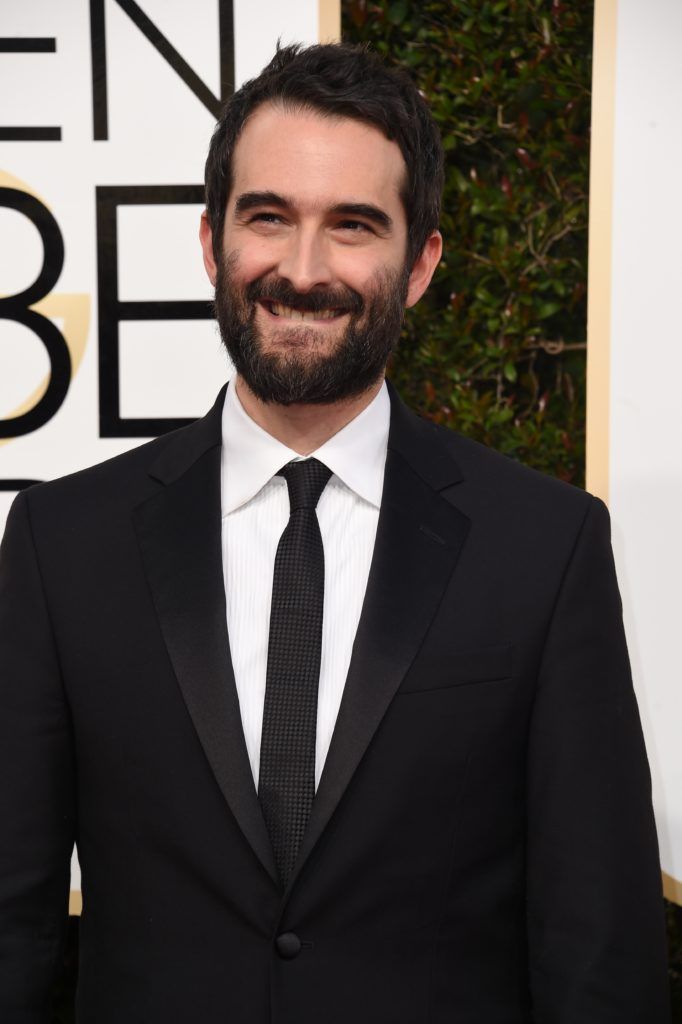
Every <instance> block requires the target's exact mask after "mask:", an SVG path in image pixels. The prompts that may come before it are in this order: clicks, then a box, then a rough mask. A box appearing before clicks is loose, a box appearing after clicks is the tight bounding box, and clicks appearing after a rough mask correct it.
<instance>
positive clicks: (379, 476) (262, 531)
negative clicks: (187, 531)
mask: <svg viewBox="0 0 682 1024" xmlns="http://www.w3.org/2000/svg"><path fill="white" fill-rule="evenodd" d="M389 421H390V399H389V397H388V391H387V389H386V385H385V384H384V385H383V386H382V388H381V390H380V391H379V392H378V394H377V395H376V396H375V398H374V399H373V400H372V402H371V403H370V404H369V405H368V406H367V407H366V408H365V409H363V411H362V412H361V413H360V414H359V415H358V416H356V417H355V419H354V420H351V422H350V423H348V424H347V425H346V426H345V427H344V428H343V429H342V430H340V431H339V432H338V433H337V434H335V435H334V436H333V437H332V438H330V439H329V440H328V441H326V442H325V444H323V445H322V446H321V447H320V448H318V449H317V451H315V452H312V453H311V454H312V455H314V456H315V458H316V459H319V460H320V462H323V463H324V464H325V466H327V467H328V468H329V469H330V470H331V471H332V476H331V477H330V479H329V482H328V483H327V486H326V487H325V489H324V491H323V492H322V496H321V498H320V501H319V503H318V506H317V518H318V521H319V524H320V533H321V534H322V543H323V545H324V561H325V572H324V612H323V623H322V658H321V664H320V683H319V691H318V702H317V739H316V749H315V788H317V786H318V784H319V781H320V776H321V774H322V769H323V767H324V762H325V758H326V756H327V752H328V750H329V744H330V742H331V738H332V732H333V731H334V725H335V723H336V716H337V714H338V710H339V705H340V703H341V696H342V694H343V688H344V685H345V682H346V676H347V674H348V666H349V664H350V658H351V652H352V649H353V641H354V640H355V633H356V631H357V627H358V622H359V619H360V612H361V610H362V603H363V600H364V597H365V590H366V588H367V578H368V576H369V568H370V563H371V561H372V553H373V551H374V539H375V536H376V530H377V523H378V520H379V506H380V504H381V492H382V489H383V483H384V468H385V464H386V447H387V443H388V427H389ZM222 435H223V450H222V466H221V468H222V544H223V575H224V580H225V598H226V602H227V631H228V636H229V639H230V654H231V656H232V664H233V667H234V675H235V681H236V684H237V694H238V697H239V707H240V711H241V717H242V726H243V729H244V736H245V738H246V748H247V751H248V754H249V761H250V762H251V770H252V772H253V778H254V782H255V785H256V789H258V771H259V767H260V742H261V729H262V724H263V705H264V702H265V676H266V669H267V658H268V636H269V631H270V602H271V597H272V577H273V571H274V564H275V552H276V551H277V545H278V543H279V539H280V537H281V535H282V532H283V531H284V528H285V527H286V525H287V522H288V521H289V494H288V490H287V484H286V481H285V480H284V478H283V477H281V476H276V474H277V472H278V470H279V469H281V468H282V466H284V465H286V463H287V462H291V461H292V460H293V459H300V458H301V456H300V455H298V454H297V453H296V452H294V451H292V450H291V449H290V448H287V447H286V445H284V444H282V443H281V442H280V441H278V440H276V439H275V438H274V437H272V436H271V435H270V434H268V433H267V432H266V431H265V430H263V429H262V428H261V427H259V426H258V424H257V423H255V422H254V420H252V419H251V417H250V416H249V415H248V414H247V413H246V412H245V411H244V407H243V406H242V404H241V402H240V401H239V398H238V396H237V392H236V388H235V386H234V382H233V381H232V382H230V384H229V386H228V389H227V394H226V396H225V404H224V406H223V419H222Z"/></svg>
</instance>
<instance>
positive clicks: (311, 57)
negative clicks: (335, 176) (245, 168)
mask: <svg viewBox="0 0 682 1024" xmlns="http://www.w3.org/2000/svg"><path fill="white" fill-rule="evenodd" d="M268 102H274V103H280V104H282V105H284V106H287V107H293V108H297V107H300V108H304V109H305V108H308V109H311V110H315V111H319V112H320V113H321V114H323V115H327V116H331V117H349V118H352V119H354V120H356V121H362V122H364V123H365V124H370V125H374V126H375V127H376V128H378V129H379V130H380V131H381V132H383V134H384V135H385V136H386V138H388V139H391V140H392V141H394V142H396V143H397V145H398V146H399V147H400V150H401V152H402V154H403V158H404V160H405V164H406V167H407V176H406V180H405V182H404V185H403V189H402V192H401V199H402V201H403V204H404V207H405V213H406V216H407V223H408V243H407V245H408V250H407V265H408V267H409V268H410V269H411V268H412V266H413V265H414V262H415V260H416V259H417V257H418V256H419V254H420V253H421V251H422V249H423V248H424V245H425V244H426V240H427V238H428V237H429V235H430V234H431V232H432V231H434V230H435V229H436V228H437V227H438V222H439V219H440V204H441V194H442V190H443V149H442V146H441V141H440V134H439V132H438V128H437V127H436V125H435V122H434V120H433V118H432V117H431V114H430V112H429V109H428V107H427V105H426V103H425V102H424V100H423V99H422V96H421V94H420V92H419V90H418V89H417V87H416V86H415V85H414V83H413V82H412V81H411V79H410V78H409V77H408V76H407V74H406V73H405V72H403V71H400V70H398V69H396V68H390V67H388V66H387V65H386V64H384V63H383V62H382V61H381V59H380V58H379V57H378V56H377V55H376V54H374V53H371V52H370V51H369V50H367V49H366V48H365V47H364V46H349V45H347V44H344V43H330V44H324V45H316V46H307V47H303V46H302V45H301V44H300V43H299V44H296V45H292V46H285V47H283V48H282V49H280V48H279V47H278V49H277V53H276V54H275V56H274V57H273V58H272V60H271V61H270V63H269V64H268V65H267V67H266V68H264V69H263V71H262V72H261V73H260V75H259V76H258V77H257V78H253V79H251V81H249V82H246V83H245V84H244V85H243V86H242V87H241V89H239V90H238V92H236V93H235V94H234V95H233V96H232V97H231V98H230V99H229V100H228V101H227V103H226V104H225V107H224V109H223V112H222V114H221V116H220V120H219V121H218V123H217V125H216V127H215V131H214V132H213V137H212V139H211V145H210V147H209V151H208V158H207V160H206V170H205V183H206V210H207V213H208V219H209V222H210V224H211V229H212V231H213V252H214V255H215V257H216V259H217V260H219V259H220V255H221V247H222V237H223V228H224V224H225V209H226V206H227V199H228V196H229V193H230V188H231V187H232V158H233V156H234V149H235V145H236V143H237V140H238V139H239V136H240V134H241V132H242V129H243V128H244V125H245V123H246V121H247V119H248V118H249V117H250V115H251V114H253V112H254V111H255V110H256V109H257V108H258V107H260V106H261V105H262V104H264V103H268Z"/></svg>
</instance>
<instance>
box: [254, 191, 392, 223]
mask: <svg viewBox="0 0 682 1024" xmlns="http://www.w3.org/2000/svg"><path fill="white" fill-rule="evenodd" d="M295 205H296V204H295V203H293V202H292V201H291V200H290V199H287V198H286V197H285V196H280V195H278V193H277V192H242V194H241V195H240V196H237V199H236V200H235V204H234V209H235V213H236V214H240V213H247V212H248V211H249V210H253V209H255V208H256V207H259V206H274V207H277V208H278V209H280V210H286V209H291V208H292V207H293V206H295ZM329 213H331V214H335V215H336V216H345V217H364V218H365V219H366V220H369V221H372V222H373V223H374V224H376V225H377V227H379V228H381V229H383V230H384V231H391V230H392V228H393V220H392V218H391V217H389V215H388V214H387V213H386V212H385V211H384V210H382V209H381V208H380V207H379V206H374V205H373V203H337V204H336V205H335V206H332V207H331V209H330V210H329Z"/></svg>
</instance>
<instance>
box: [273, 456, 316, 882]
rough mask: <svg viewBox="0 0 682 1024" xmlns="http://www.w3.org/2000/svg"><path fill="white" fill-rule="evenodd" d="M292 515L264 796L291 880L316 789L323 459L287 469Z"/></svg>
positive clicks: (281, 562) (277, 581)
mask: <svg viewBox="0 0 682 1024" xmlns="http://www.w3.org/2000/svg"><path fill="white" fill-rule="evenodd" d="M279 475H281V476H283V477H284V479H285V480H286V482H287V486H288V488H289V509H290V513H289V522H288V523H287V526H286V528H285V530H284V533H283V534H282V536H281V537H280V541H279V545H278V547H277V554H276V555H275V570H274V576H273V582H272V608H271V612H270V638H269V641H268V667H267V675H266V682H265V705H264V708H263V731H262V736H261V748H260V773H259V781H258V798H259V800H260V803H261V807H262V810H263V816H264V818H265V823H266V825H267V828H268V832H269V834H270V839H271V841H272V847H273V850H274V854H275V861H276V863H277V867H278V869H279V873H280V877H281V879H282V883H283V884H284V885H285V886H286V884H287V882H288V881H289V878H290V877H291V873H292V871H293V868H294V864H295V862H296V857H297V854H298V850H299V847H300V845H301V839H302V838H303V833H304V831H305V827H306V825H307V823H308V817H309V815H310V808H311V807H312V803H313V797H314V796H315V733H316V727H317V689H318V683H319V678H320V655H321V650H322V608H323V603H324V550H323V547H322V537H321V535H320V527H319V524H318V522H317V513H316V511H315V509H316V507H317V503H318V501H319V499H320V495H321V494H322V491H323V490H324V488H325V486H326V484H327V481H328V480H329V477H330V476H331V470H329V469H327V467H326V466H323V465H322V463H321V462H318V461H317V459H306V460H305V461H303V462H290V463H289V464H288V465H286V466H284V468H283V469H281V470H280V474H279Z"/></svg>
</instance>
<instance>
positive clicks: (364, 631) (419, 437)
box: [291, 396, 469, 884]
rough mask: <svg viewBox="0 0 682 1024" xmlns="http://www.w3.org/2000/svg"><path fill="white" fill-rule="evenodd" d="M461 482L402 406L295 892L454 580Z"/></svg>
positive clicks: (427, 431)
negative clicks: (452, 489) (453, 500)
mask: <svg viewBox="0 0 682 1024" xmlns="http://www.w3.org/2000/svg"><path fill="white" fill-rule="evenodd" d="M392 397H393V396H392ZM458 479H459V471H458V469H457V467H456V465H455V464H454V462H453V461H452V459H451V457H450V456H449V454H448V453H447V452H446V451H445V450H444V448H443V446H442V443H439V437H438V435H436V436H434V433H433V431H432V428H431V427H430V425H428V424H424V423H422V422H421V421H419V420H417V418H416V417H414V416H413V414H411V413H409V412H408V411H407V410H406V409H405V407H404V406H402V405H399V406H396V400H395V399H394V403H393V410H392V420H391V434H390V437H389V450H388V455H387V461H386V472H385V478H384V493H383V497H382V504H381V512H380V516H379V524H378V528H377V536H376V541H375V545H374V555H373V559H372V567H371V571H370V575H369V581H368V584H367V592H366V595H365V601H364V604H363V610H362V615H361V618H360V623H359V625H358V632H357V635H356V638H355V643H354V646H353V655H352V658H351V664H350V668H349V672H348V678H347V680H346V686H345V689H344V694H343V699H342V701H341V707H340V709H339V714H338V718H337V722H336V727H335V729H334V734H333V737H332V742H331V746H330V749H329V753H328V755H327V760H326V762H325V767H324V771H323V774H322V778H321V780H320V785H319V788H318V791H317V794H316V796H315V800H314V803H313V808H312V812H311V816H310V820H309V823H308V828H307V830H306V834H305V836H304V838H303V843H302V846H301V851H300V854H299V859H298V863H297V866H296V869H295V872H294V876H293V878H292V880H291V884H293V882H294V881H295V878H296V875H297V874H298V873H299V872H300V869H301V867H302V865H303V863H304V862H305V860H306V858H307V857H308V856H309V854H310V852H311V851H312V849H313V847H314V845H315V843H316V842H317V840H318V839H319V837H320V835H321V834H322V831H323V830H324V828H325V826H326V824H327V822H328V821H329V819H330V817H331V815H332V814H333V813H334V810H335V809H336V807H337V805H338V803H339V800H340V799H341V797H342V796H343V793H344V791H345V790H346V788H347V786H348V784H349V782H350V780H351V778H352V776H353V773H354V772H355V770H356V768H357V766H358V764H359V762H360V760H361V759H362V757H363V755H364V753H365V751H366V750H367V747H368V745H369V744H370V742H371V740H372V737H373V736H374V733H375V732H376V729H377V728H378V726H379V724H380V722H381V720H382V718H383V716H384V714H385V713H386V710H387V709H388V706H389V704H390V702H391V700H392V699H393V697H394V695H395V692H396V690H397V689H398V687H399V685H400V683H401V681H402V679H403V677H404V675H405V673H406V672H407V669H408V668H409V666H410V664H411V662H412V661H413V659H414V657H415V655H416V653H417V650H418V648H419V646H420V644H421V642H422V640H423V638H424V635H425V634H426V631H427V629H428V628H429V625H430V623H431V621H432V619H433V617H434V615H435V613H436V610H437V608H438V605H439V602H440V599H441V597H442V595H443V592H444V589H445V587H446V585H447V583H448V580H449V579H450V576H451V575H452V572H453V569H454V567H455V563H456V561H457V558H458V555H459V552H460V550H461V547H462V545H463V543H464V540H465V538H466V534H467V532H468V529H469V519H468V518H467V517H466V516H465V515H464V514H463V513H462V512H460V511H459V510H458V509H456V508H455V507H454V506H453V505H452V504H450V503H449V501H446V500H445V498H444V497H443V496H442V495H441V494H440V493H439V491H440V490H441V489H444V488H445V487H448V486H450V485H451V484H452V483H456V482H457V481H458Z"/></svg>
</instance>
